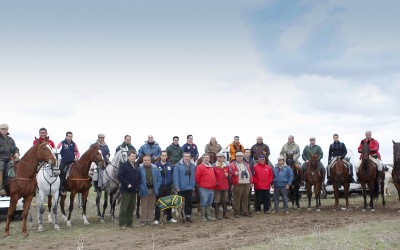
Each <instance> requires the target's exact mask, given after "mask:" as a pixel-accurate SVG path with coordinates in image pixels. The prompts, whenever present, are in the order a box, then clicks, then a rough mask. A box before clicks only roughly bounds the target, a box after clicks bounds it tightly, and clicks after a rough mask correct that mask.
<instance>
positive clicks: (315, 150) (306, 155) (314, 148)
mask: <svg viewBox="0 0 400 250" xmlns="http://www.w3.org/2000/svg"><path fill="white" fill-rule="evenodd" d="M315 154H318V169H319V171H320V172H321V175H322V180H324V178H325V167H324V164H322V162H321V159H322V157H323V156H324V155H323V152H322V149H321V147H320V146H318V145H316V144H315V137H310V144H309V145H307V146H305V147H304V149H303V154H302V155H301V157H302V158H303V160H304V162H303V164H302V165H301V171H303V173H305V172H306V170H307V164H308V163H309V162H310V160H311V155H315ZM303 178H304V175H303Z"/></svg>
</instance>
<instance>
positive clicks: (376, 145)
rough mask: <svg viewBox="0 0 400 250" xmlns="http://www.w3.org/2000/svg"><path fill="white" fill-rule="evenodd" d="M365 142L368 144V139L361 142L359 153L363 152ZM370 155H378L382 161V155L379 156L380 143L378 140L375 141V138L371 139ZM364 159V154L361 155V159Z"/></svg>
mask: <svg viewBox="0 0 400 250" xmlns="http://www.w3.org/2000/svg"><path fill="white" fill-rule="evenodd" d="M363 141H364V143H368V140H367V139H364V140H362V141H361V142H360V146H358V153H361V152H362V147H363V145H362V142H363ZM369 150H370V151H369V154H370V155H373V154H377V155H378V158H379V159H381V154H379V152H378V151H379V142H378V141H377V140H375V139H374V138H371V139H370V140H369ZM361 158H362V154H361V155H360V159H361Z"/></svg>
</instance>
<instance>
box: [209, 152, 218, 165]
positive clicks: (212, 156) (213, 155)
mask: <svg viewBox="0 0 400 250" xmlns="http://www.w3.org/2000/svg"><path fill="white" fill-rule="evenodd" d="M207 154H208V155H210V164H214V163H216V162H217V155H216V154H215V153H214V152H207Z"/></svg>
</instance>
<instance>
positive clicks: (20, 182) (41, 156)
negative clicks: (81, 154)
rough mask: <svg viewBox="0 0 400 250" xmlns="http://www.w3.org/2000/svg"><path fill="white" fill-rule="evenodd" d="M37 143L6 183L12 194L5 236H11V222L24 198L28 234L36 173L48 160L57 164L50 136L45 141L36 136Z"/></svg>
mask: <svg viewBox="0 0 400 250" xmlns="http://www.w3.org/2000/svg"><path fill="white" fill-rule="evenodd" d="M35 139H36V142H37V143H36V144H35V145H33V146H32V147H31V148H30V149H29V150H28V151H27V152H26V153H25V154H24V156H23V157H22V158H21V159H20V160H19V161H18V163H17V164H16V174H15V177H14V178H13V179H11V180H10V181H9V182H8V183H7V184H6V185H7V186H9V189H8V190H9V194H10V207H9V208H8V213H7V222H6V226H5V229H4V230H5V236H6V237H9V236H10V223H11V220H12V218H13V215H14V211H15V208H16V206H17V202H18V200H19V199H20V198H21V197H23V198H24V211H23V213H22V218H23V220H22V234H23V235H24V236H28V232H27V230H26V221H27V217H28V211H29V207H30V206H31V202H32V199H33V195H34V193H35V191H36V186H37V182H36V178H35V177H36V174H37V171H38V166H39V164H40V163H41V164H40V165H42V164H46V162H47V163H48V164H49V165H50V166H52V167H54V166H55V165H56V162H57V160H56V158H55V156H54V154H53V152H52V151H51V147H50V146H49V145H48V140H49V137H47V138H46V139H45V140H44V141H43V142H42V141H39V140H38V139H37V138H36V137H35Z"/></svg>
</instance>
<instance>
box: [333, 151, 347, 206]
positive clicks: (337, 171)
mask: <svg viewBox="0 0 400 250" xmlns="http://www.w3.org/2000/svg"><path fill="white" fill-rule="evenodd" d="M331 173H332V174H331V182H332V185H333V193H334V194H335V205H334V206H333V211H336V210H337V207H338V205H339V188H340V187H341V186H343V189H344V199H345V200H346V209H347V210H348V209H349V188H350V182H349V178H350V174H349V169H348V168H347V167H346V164H345V163H344V161H343V160H342V159H340V158H338V159H336V161H335V163H333V166H332V170H331Z"/></svg>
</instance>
